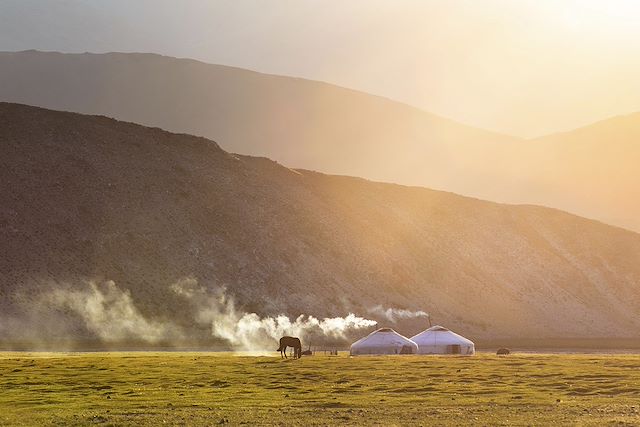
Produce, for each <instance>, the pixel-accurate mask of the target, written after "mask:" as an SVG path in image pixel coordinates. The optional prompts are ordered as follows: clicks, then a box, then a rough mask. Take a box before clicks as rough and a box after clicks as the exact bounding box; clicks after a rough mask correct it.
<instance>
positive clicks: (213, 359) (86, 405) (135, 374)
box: [0, 352, 640, 426]
mask: <svg viewBox="0 0 640 427" xmlns="http://www.w3.org/2000/svg"><path fill="white" fill-rule="evenodd" d="M639 411H640V356H638V355H551V354H547V355H533V354H517V355H511V356H508V357H498V356H494V355H489V354H479V355H477V356H475V357H433V356H422V357H421V356H395V357H393V356H391V357H349V356H348V355H346V354H341V355H340V356H324V355H316V356H311V357H305V358H303V359H301V360H291V359H289V360H281V359H280V358H279V357H266V356H262V357H250V356H242V355H233V354H231V353H171V352H167V353H149V352H140V353H119V352H114V353H71V354H67V353H0V425H41V424H50V425H69V424H72V425H75V424H78V425H89V424H91V425H93V424H100V425H154V426H156V425H161V424H163V423H166V424H170V425H176V424H177V425H194V424H195V425H218V424H220V425H223V424H228V425H243V424H245V425H344V424H363V425H416V426H417V425H432V424H436V425H443V424H444V425H446V424H462V425H466V424H475V425H539V424H558V425H598V426H600V425H640V413H639Z"/></svg>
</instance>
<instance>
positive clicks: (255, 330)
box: [172, 279, 377, 350]
mask: <svg viewBox="0 0 640 427" xmlns="http://www.w3.org/2000/svg"><path fill="white" fill-rule="evenodd" d="M172 289H173V291H174V292H175V293H176V294H178V295H180V296H182V297H184V298H187V299H189V300H190V301H191V303H192V304H193V305H194V310H195V319H196V321H198V322H199V323H200V324H207V325H210V326H211V334H212V335H213V336H214V337H216V338H220V339H223V340H225V341H226V342H227V343H229V345H231V347H232V348H233V349H234V350H273V349H274V345H275V344H276V343H277V341H278V339H279V338H280V337H282V336H284V335H292V336H297V337H300V338H301V339H302V340H303V341H305V342H307V343H308V342H310V341H314V340H317V341H320V342H327V341H328V340H329V341H331V340H341V339H344V338H346V334H347V333H348V332H350V331H354V330H358V329H363V328H369V327H372V326H375V325H376V324H377V322H376V321H374V320H369V319H365V318H362V317H359V316H356V315H355V314H353V313H349V314H348V315H347V316H345V317H332V318H323V319H318V318H316V317H313V316H306V315H300V316H298V317H297V318H295V319H294V320H291V319H290V318H289V317H288V316H286V315H278V316H273V317H271V316H265V317H261V316H259V315H258V314H256V313H247V312H244V311H242V310H239V309H237V308H236V305H235V302H234V300H233V298H230V297H229V296H228V295H227V294H226V292H225V289H224V288H222V289H217V290H213V291H212V290H209V289H206V288H204V287H201V286H199V285H198V283H197V281H195V280H194V279H185V280H182V281H180V282H178V283H176V284H174V285H173V286H172Z"/></svg>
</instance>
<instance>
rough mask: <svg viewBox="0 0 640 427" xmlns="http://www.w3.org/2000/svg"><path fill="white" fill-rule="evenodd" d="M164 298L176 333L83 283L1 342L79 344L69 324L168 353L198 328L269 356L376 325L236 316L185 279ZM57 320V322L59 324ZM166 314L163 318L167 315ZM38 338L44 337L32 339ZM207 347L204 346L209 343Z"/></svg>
mask: <svg viewBox="0 0 640 427" xmlns="http://www.w3.org/2000/svg"><path fill="white" fill-rule="evenodd" d="M170 290H171V294H172V295H173V297H174V301H173V302H174V303H178V302H181V303H183V304H182V305H181V307H185V304H186V307H188V308H189V310H190V311H189V312H188V313H189V315H188V316H186V323H181V325H182V326H179V325H178V324H177V323H175V322H171V321H166V320H158V319H155V318H151V317H149V316H145V315H144V314H143V313H142V312H141V311H140V310H139V309H138V308H137V307H136V304H135V301H134V300H133V298H132V296H131V294H130V293H129V291H128V290H126V289H124V290H123V289H121V288H119V287H118V286H117V285H116V284H115V283H114V282H113V281H107V282H104V283H95V282H90V283H88V284H87V285H86V286H85V287H84V288H82V289H78V288H75V289H72V288H69V287H67V288H63V289H56V290H53V291H51V292H49V293H47V294H44V295H41V296H39V297H38V300H37V301H35V302H34V301H33V300H31V302H29V303H28V304H25V306H24V307H23V310H22V314H21V316H20V318H18V317H16V316H13V317H6V316H5V317H4V318H3V322H2V325H3V327H2V328H0V335H5V336H8V335H9V334H10V333H11V332H13V336H14V337H20V338H23V339H24V340H28V341H32V342H34V343H36V342H47V341H50V340H51V337H52V334H53V333H54V334H55V342H63V341H64V342H65V343H67V344H69V343H73V342H74V340H77V339H78V335H77V334H78V330H77V328H76V327H73V326H72V324H71V323H69V321H70V319H75V320H74V322H75V324H76V325H78V320H80V325H79V326H81V327H82V328H83V329H84V330H86V331H88V333H90V334H91V335H92V336H94V337H96V338H98V339H100V340H101V342H103V343H106V344H112V345H117V344H118V343H122V342H141V343H148V344H159V343H163V344H168V345H171V344H173V345H180V343H181V342H201V341H200V340H199V338H197V337H196V338H195V341H194V340H193V339H192V338H194V337H193V336H191V329H192V328H199V329H198V330H199V331H201V333H202V332H204V331H205V330H208V331H209V334H210V335H209V336H210V337H212V338H214V339H215V340H217V341H218V342H220V341H222V342H224V343H225V344H226V345H227V346H228V347H229V348H231V349H233V350H240V351H260V350H267V351H273V350H274V349H275V347H276V346H277V341H278V339H279V338H280V337H281V336H284V335H292V336H298V337H300V338H301V339H302V340H303V342H304V343H305V345H308V344H313V345H323V344H325V345H340V344H346V343H347V342H348V341H347V340H348V339H353V338H355V337H356V335H357V336H360V335H361V334H362V330H365V329H368V328H372V327H374V326H376V325H377V322H376V320H371V319H367V318H364V317H360V316H357V315H355V314H353V313H349V314H347V315H346V316H344V317H325V318H318V317H315V316H312V315H306V314H301V315H299V316H297V317H293V318H291V317H289V316H287V315H284V314H280V315H275V316H262V315H259V314H257V313H252V312H247V311H245V310H242V309H241V308H239V307H238V305H237V304H236V301H235V300H234V298H233V297H232V296H230V295H229V293H228V292H227V291H226V289H225V288H220V287H215V288H210V287H206V286H202V285H200V284H199V283H198V281H197V280H195V279H192V278H185V279H182V280H180V281H178V282H176V283H174V284H173V285H171V286H170ZM174 305H175V304H171V305H170V306H174ZM368 311H369V313H370V314H371V315H372V316H373V317H374V318H377V319H379V320H382V319H385V320H387V321H391V322H395V321H398V320H402V319H411V318H419V317H427V316H428V315H427V313H425V312H424V311H410V310H406V309H396V308H383V307H382V306H376V307H373V308H372V309H370V310H368ZM61 314H64V316H63V317H60V315H61ZM166 314H167V315H166V316H165V318H170V317H171V316H172V314H173V313H172V312H167V313H166ZM69 316H70V317H69ZM38 322H40V323H38ZM65 322H66V323H65ZM54 326H55V328H54ZM38 331H41V332H42V333H43V334H44V335H45V336H40V335H38ZM357 331H360V332H357ZM355 332H357V334H356V333H355ZM41 335H42V334H41ZM190 339H192V340H191V341H190ZM206 342H207V343H209V344H211V343H212V342H214V340H213V339H212V340H211V341H206Z"/></svg>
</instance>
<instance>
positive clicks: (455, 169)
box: [0, 51, 640, 231]
mask: <svg viewBox="0 0 640 427" xmlns="http://www.w3.org/2000/svg"><path fill="white" fill-rule="evenodd" d="M0 101H9V102H19V103H23V104H29V105H37V106H42V107H47V108H53V109H56V110H68V111H76V112H80V113H86V114H102V115H107V116H110V117H114V118H117V119H121V120H126V121H132V122H135V123H141V124H144V125H148V126H158V127H161V128H163V129H167V130H170V131H174V132H185V133H189V134H193V135H201V136H204V137H207V138H209V139H213V140H215V141H218V142H219V143H220V145H221V147H222V148H224V149H225V150H227V151H230V152H235V153H242V154H250V155H260V156H266V157H269V158H271V159H274V160H276V161H278V162H280V163H282V164H284V165H286V166H289V167H301V168H305V169H311V170H319V171H323V172H327V173H335V174H345V175H352V176H361V177H364V178H368V179H374V180H379V181H385V182H396V183H401V184H408V185H420V186H426V187H429V188H436V189H441V190H447V191H453V192H456V193H460V194H465V195H470V196H474V197H480V198H483V199H487V200H494V201H500V202H510V203H530V204H541V205H545V206H550V207H555V208H559V209H563V210H567V211H570V212H572V213H576V214H579V215H582V216H586V217H589V218H595V219H598V220H601V221H604V222H606V223H610V224H614V225H618V226H622V227H625V228H628V229H631V230H636V231H640V205H639V204H638V200H640V195H639V194H638V191H640V190H639V188H640V187H639V186H638V185H637V183H638V182H640V176H639V175H638V170H639V169H638V168H637V167H636V165H637V164H638V162H640V152H639V151H638V149H637V147H638V143H637V141H638V138H637V136H638V134H640V116H638V115H632V116H628V117H619V118H614V119H611V120H608V121H605V122H602V123H599V124H596V125H594V126H589V127H586V128H584V129H578V130H576V131H574V132H568V133H563V134H557V135H552V136H550V137H547V138H541V139H538V140H530V141H525V140H521V139H517V138H511V137H507V136H504V135H499V134H495V133H492V132H487V131H484V130H480V129H475V128H472V127H469V126H464V125H462V124H459V123H456V122H454V121H451V120H446V119H443V118H441V117H438V116H435V115H433V114H429V113H427V112H424V111H421V110H419V109H416V108H412V107H409V106H407V105H404V104H401V103H398V102H394V101H391V100H389V99H385V98H381V97H377V96H372V95H369V94H365V93H361V92H357V91H353V90H348V89H344V88H340V87H337V86H333V85H330V84H326V83H321V82H314V81H309V80H304V79H296V78H291V77H282V76H274V75H267V74H261V73H256V72H252V71H248V70H242V69H238V68H233V67H226V66H220V65H211V64H204V63H201V62H197V61H193V60H188V59H176V58H170V57H163V56H159V55H151V54H120V53H109V54H60V53H43V52H36V51H27V52H17V53H10V52H5V53H0ZM634 196H638V197H634Z"/></svg>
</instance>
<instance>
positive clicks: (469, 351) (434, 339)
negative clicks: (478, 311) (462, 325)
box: [411, 325, 476, 356]
mask: <svg viewBox="0 0 640 427" xmlns="http://www.w3.org/2000/svg"><path fill="white" fill-rule="evenodd" d="M411 340H412V341H413V342H415V343H416V344H418V354H461V355H465V356H470V355H473V354H475V352H476V349H475V346H474V344H473V342H472V341H470V340H468V339H466V338H465V337H463V336H460V335H458V334H456V333H454V332H451V331H450V330H448V329H447V328H445V327H443V326H440V325H436V326H432V327H430V328H429V329H427V330H425V331H422V332H420V333H419V334H418V335H416V336H414V337H412V338H411Z"/></svg>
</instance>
